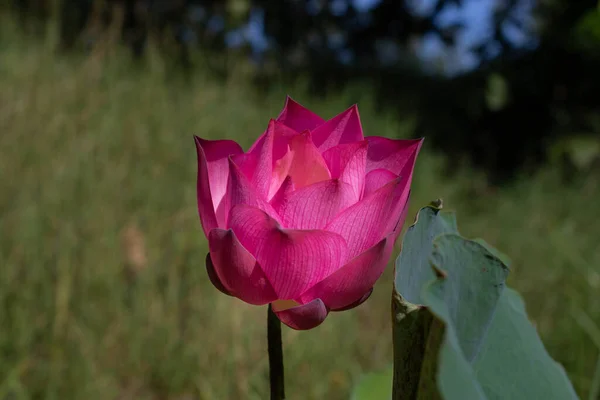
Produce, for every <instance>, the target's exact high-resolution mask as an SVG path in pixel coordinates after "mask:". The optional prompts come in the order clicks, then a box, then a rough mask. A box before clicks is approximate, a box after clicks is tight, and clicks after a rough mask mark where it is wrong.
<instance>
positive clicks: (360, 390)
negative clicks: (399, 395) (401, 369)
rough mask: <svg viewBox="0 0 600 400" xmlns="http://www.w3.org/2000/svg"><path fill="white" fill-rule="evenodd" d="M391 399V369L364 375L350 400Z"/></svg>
mask: <svg viewBox="0 0 600 400" xmlns="http://www.w3.org/2000/svg"><path fill="white" fill-rule="evenodd" d="M391 398H392V368H391V367H390V368H387V369H385V370H383V371H379V372H372V373H370V374H367V375H365V376H364V377H363V378H362V379H361V380H360V382H359V383H358V385H356V388H355V389H354V393H353V395H352V400H371V399H385V400H389V399H391Z"/></svg>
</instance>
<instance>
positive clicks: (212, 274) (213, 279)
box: [205, 253, 233, 296]
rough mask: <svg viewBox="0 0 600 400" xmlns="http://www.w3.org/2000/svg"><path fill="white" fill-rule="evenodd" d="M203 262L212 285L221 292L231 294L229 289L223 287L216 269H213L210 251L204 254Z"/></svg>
mask: <svg viewBox="0 0 600 400" xmlns="http://www.w3.org/2000/svg"><path fill="white" fill-rule="evenodd" d="M205 263H206V273H207V275H208V279H210V282H211V283H212V284H213V286H214V287H216V288H217V289H218V290H219V291H220V292H221V293H223V294H226V295H227V296H233V295H232V294H231V293H230V292H229V290H227V288H225V286H224V285H223V282H221V278H219V275H218V274H217V271H215V266H214V264H213V262H212V259H211V258H210V253H208V254H207V255H206V261H205Z"/></svg>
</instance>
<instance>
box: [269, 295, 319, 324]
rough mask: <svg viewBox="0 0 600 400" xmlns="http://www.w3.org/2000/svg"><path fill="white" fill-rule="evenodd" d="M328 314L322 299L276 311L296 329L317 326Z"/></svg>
mask: <svg viewBox="0 0 600 400" xmlns="http://www.w3.org/2000/svg"><path fill="white" fill-rule="evenodd" d="M327 314H329V311H328V310H327V307H325V304H324V303H323V301H321V299H314V300H313V301H311V302H310V303H307V304H304V305H301V306H297V307H293V308H288V309H287V310H284V311H275V315H277V317H278V318H279V320H280V321H281V322H283V323H284V324H286V325H287V326H289V327H290V328H292V329H296V330H308V329H312V328H316V327H317V326H319V325H321V323H322V322H323V321H325V318H327Z"/></svg>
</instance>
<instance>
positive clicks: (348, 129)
mask: <svg viewBox="0 0 600 400" xmlns="http://www.w3.org/2000/svg"><path fill="white" fill-rule="evenodd" d="M312 134H313V138H314V139H313V140H314V142H315V145H316V146H317V147H318V148H319V151H320V152H325V151H326V150H328V149H330V148H332V147H334V146H337V145H338V144H344V143H354V142H360V141H362V140H363V139H364V137H363V131H362V126H361V123H360V116H359V114H358V107H357V106H356V105H353V106H352V107H350V108H349V109H347V110H346V111H344V112H343V113H341V114H338V115H336V116H335V117H333V118H331V119H330V120H329V121H327V122H325V123H324V124H322V125H320V126H318V127H317V128H315V129H314V130H313V131H312Z"/></svg>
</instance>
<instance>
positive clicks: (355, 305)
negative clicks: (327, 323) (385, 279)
mask: <svg viewBox="0 0 600 400" xmlns="http://www.w3.org/2000/svg"><path fill="white" fill-rule="evenodd" d="M372 294H373V288H371V290H369V291H368V292H367V293H366V294H364V295H363V296H362V297H361V298H360V299H358V300H357V301H355V302H354V303H351V304H348V305H347V306H346V307H342V308H338V309H336V310H331V311H335V312H340V311H348V310H351V309H353V308H356V307H358V306H360V305H361V304H362V303H364V302H365V301H367V300H368V299H369V297H371V295H372Z"/></svg>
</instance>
